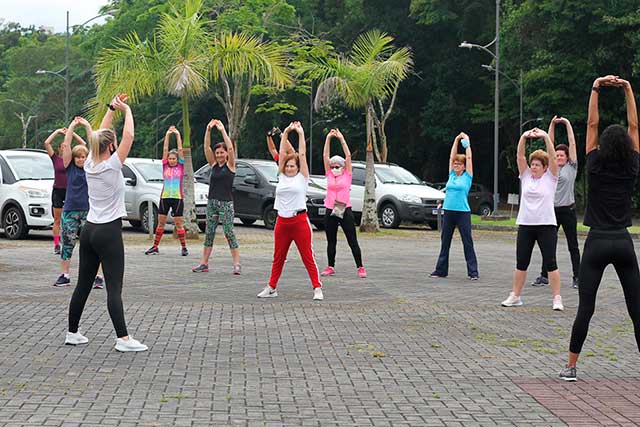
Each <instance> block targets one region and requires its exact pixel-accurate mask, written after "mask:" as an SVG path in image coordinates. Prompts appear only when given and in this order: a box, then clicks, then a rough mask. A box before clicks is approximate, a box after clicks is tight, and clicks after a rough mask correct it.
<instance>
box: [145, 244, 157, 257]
mask: <svg viewBox="0 0 640 427" xmlns="http://www.w3.org/2000/svg"><path fill="white" fill-rule="evenodd" d="M159 253H160V251H159V250H158V247H157V246H151V247H150V248H149V249H147V251H146V252H145V253H144V254H145V255H158V254H159Z"/></svg>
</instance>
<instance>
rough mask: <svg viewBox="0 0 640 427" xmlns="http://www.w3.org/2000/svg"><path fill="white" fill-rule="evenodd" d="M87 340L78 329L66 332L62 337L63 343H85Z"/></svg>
mask: <svg viewBox="0 0 640 427" xmlns="http://www.w3.org/2000/svg"><path fill="white" fill-rule="evenodd" d="M88 342H89V339H88V338H87V337H85V336H84V335H82V334H81V333H80V331H78V332H75V333H73V332H67V336H66V337H65V339H64V343H65V345H78V344H86V343H88Z"/></svg>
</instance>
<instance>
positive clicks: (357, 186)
mask: <svg viewBox="0 0 640 427" xmlns="http://www.w3.org/2000/svg"><path fill="white" fill-rule="evenodd" d="M352 173H353V179H352V181H351V192H350V193H349V195H350V197H351V210H352V211H354V212H362V206H363V204H364V178H365V169H364V168H359V167H354V168H353V169H352Z"/></svg>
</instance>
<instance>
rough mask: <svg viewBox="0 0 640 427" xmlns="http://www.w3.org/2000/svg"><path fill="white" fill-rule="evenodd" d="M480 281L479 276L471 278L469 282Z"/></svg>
mask: <svg viewBox="0 0 640 427" xmlns="http://www.w3.org/2000/svg"><path fill="white" fill-rule="evenodd" d="M478 279H479V277H478V276H469V280H471V281H476V280H478Z"/></svg>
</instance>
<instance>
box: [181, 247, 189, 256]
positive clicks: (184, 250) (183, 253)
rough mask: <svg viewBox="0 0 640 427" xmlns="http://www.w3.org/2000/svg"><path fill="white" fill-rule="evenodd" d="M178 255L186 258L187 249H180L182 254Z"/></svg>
mask: <svg viewBox="0 0 640 427" xmlns="http://www.w3.org/2000/svg"><path fill="white" fill-rule="evenodd" d="M180 255H182V256H187V255H189V249H187V248H182V252H180Z"/></svg>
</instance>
